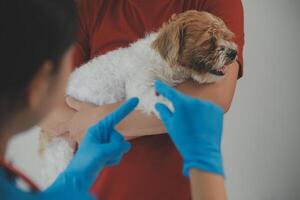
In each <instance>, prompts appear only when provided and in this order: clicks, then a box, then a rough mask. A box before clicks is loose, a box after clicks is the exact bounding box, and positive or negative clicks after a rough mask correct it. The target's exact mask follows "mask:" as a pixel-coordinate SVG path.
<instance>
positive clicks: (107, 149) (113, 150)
mask: <svg viewBox="0 0 300 200" xmlns="http://www.w3.org/2000/svg"><path fill="white" fill-rule="evenodd" d="M130 148H131V145H130V143H129V142H127V141H123V142H118V141H112V142H110V143H106V144H103V145H101V149H102V150H101V151H102V154H103V156H104V157H105V158H106V159H107V160H111V159H115V158H116V157H118V156H119V155H121V154H125V153H127V152H128V151H129V150H130Z"/></svg>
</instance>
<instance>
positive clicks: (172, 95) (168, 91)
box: [155, 81, 180, 109]
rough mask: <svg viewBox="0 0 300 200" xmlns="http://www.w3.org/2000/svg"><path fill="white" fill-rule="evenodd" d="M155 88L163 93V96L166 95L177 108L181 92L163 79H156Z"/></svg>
mask: <svg viewBox="0 0 300 200" xmlns="http://www.w3.org/2000/svg"><path fill="white" fill-rule="evenodd" d="M155 90H156V91H157V92H158V93H159V94H161V95H162V96H164V97H166V98H167V99H168V100H170V101H171V102H172V103H173V105H174V107H175V109H176V107H177V106H178V102H179V101H177V99H178V98H179V94H180V93H179V92H178V91H176V90H175V89H174V88H172V87H170V86H169V85H167V84H165V83H164V82H162V81H155Z"/></svg>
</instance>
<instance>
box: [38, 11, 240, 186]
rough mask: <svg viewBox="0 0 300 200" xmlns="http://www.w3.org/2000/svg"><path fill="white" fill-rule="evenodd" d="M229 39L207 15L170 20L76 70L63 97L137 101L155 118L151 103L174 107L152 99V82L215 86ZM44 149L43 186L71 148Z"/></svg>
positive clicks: (59, 142) (54, 142)
mask: <svg viewBox="0 0 300 200" xmlns="http://www.w3.org/2000/svg"><path fill="white" fill-rule="evenodd" d="M232 38H233V33H232V32H231V31H230V30H229V29H228V28H227V27H226V25H225V23H224V22H223V21H222V20H221V19H220V18H218V17H216V16H214V15H212V14H209V13H207V12H199V11H193V10H191V11H187V12H184V13H181V14H178V15H173V16H172V17H171V19H170V20H169V22H168V23H165V24H164V25H163V26H162V28H160V29H159V31H158V32H157V33H151V34H149V35H147V36H146V37H145V38H143V39H140V40H138V41H136V42H135V43H133V44H131V45H130V46H129V47H128V48H120V49H117V50H114V51H111V52H109V53H107V54H105V55H102V56H99V57H96V58H94V59H92V60H91V61H90V62H88V63H87V64H85V65H83V66H82V67H80V68H78V69H77V70H75V71H74V72H73V73H72V75H71V77H70V81H69V84H68V88H67V95H69V96H72V97H74V98H75V99H78V100H80V101H85V102H90V103H94V104H96V105H103V104H110V103H114V102H117V101H121V100H124V99H126V98H130V97H139V98H140V104H139V106H138V109H141V110H142V111H144V112H145V113H148V114H150V113H155V114H156V115H157V113H156V112H155V109H154V105H155V103H157V102H163V103H166V104H167V105H168V106H169V107H170V108H172V105H171V104H170V103H169V102H168V101H167V100H166V99H164V98H163V97H161V96H156V95H155V90H154V88H153V83H154V80H157V79H159V80H162V81H164V82H166V83H168V84H170V85H172V86H175V85H177V84H179V83H182V82H184V81H185V80H187V79H190V78H191V79H193V80H195V81H197V82H198V83H199V84H203V83H211V82H215V81H218V80H219V79H221V78H222V77H223V76H224V75H225V73H226V70H227V69H226V66H228V65H229V64H231V63H232V62H233V61H234V60H235V58H236V56H237V47H236V45H235V44H234V43H233V42H232ZM43 134H46V135H47V133H43ZM43 134H42V137H45V138H47V137H46V136H43ZM42 145H43V146H44V153H43V158H44V160H45V163H46V164H45V166H44V169H43V172H44V173H43V178H44V179H45V181H44V183H45V185H44V186H47V185H49V184H50V183H51V182H52V181H53V180H54V179H55V178H56V176H57V175H58V173H59V172H61V171H62V170H63V168H64V167H65V166H66V165H67V164H68V162H69V160H70V159H71V158H72V155H73V149H71V148H70V147H69V145H68V143H67V142H66V141H64V139H62V138H55V139H51V140H49V141H48V142H46V144H45V143H44V144H42Z"/></svg>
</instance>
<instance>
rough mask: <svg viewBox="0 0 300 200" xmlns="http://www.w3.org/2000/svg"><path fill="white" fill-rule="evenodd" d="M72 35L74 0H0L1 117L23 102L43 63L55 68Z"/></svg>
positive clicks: (70, 42)
mask: <svg viewBox="0 0 300 200" xmlns="http://www.w3.org/2000/svg"><path fill="white" fill-rule="evenodd" d="M75 35H76V6H75V2H74V0H0V67H1V68H0V69H1V71H0V115H1V116H2V117H6V116H4V114H5V113H6V114H8V113H7V112H11V111H12V109H14V108H18V106H20V103H21V102H22V101H24V95H25V93H26V90H27V88H28V85H29V83H30V81H31V80H32V78H33V77H34V75H35V74H36V73H37V72H38V70H39V68H40V67H41V66H42V65H43V63H45V62H46V61H47V60H49V61H51V62H52V63H53V64H54V69H53V71H54V72H55V71H57V68H58V66H59V64H60V61H61V58H62V56H63V54H64V53H65V52H66V50H67V49H69V47H70V46H71V45H72V43H73V41H74V39H75ZM0 120H1V119H0ZM0 123H1V121H0Z"/></svg>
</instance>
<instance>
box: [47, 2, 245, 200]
mask: <svg viewBox="0 0 300 200" xmlns="http://www.w3.org/2000/svg"><path fill="white" fill-rule="evenodd" d="M77 6H78V12H79V16H78V22H79V31H78V37H77V42H76V45H75V49H76V50H75V56H74V67H79V66H80V65H81V64H83V63H85V62H87V61H89V60H90V59H92V58H94V57H96V56H99V55H102V54H105V53H107V52H109V51H111V50H114V49H117V48H119V47H126V46H128V45H129V44H130V43H132V42H134V41H136V40H137V39H139V38H143V37H144V36H145V34H147V33H149V32H153V31H156V30H157V29H158V28H159V27H161V26H162V24H163V23H164V22H166V21H168V19H169V18H170V16H171V15H172V14H174V13H181V12H184V11H187V10H199V11H207V12H210V13H212V14H214V15H216V16H218V17H220V18H221V19H223V20H224V21H225V23H226V24H227V26H228V27H229V29H230V30H231V31H232V32H234V33H235V37H234V41H235V42H236V43H237V45H238V59H237V61H236V62H234V63H233V64H231V66H230V67H229V70H228V73H227V74H226V76H225V77H224V78H223V79H222V80H221V81H220V82H218V83H214V84H207V85H197V84H196V83H195V82H193V81H187V82H185V83H183V84H181V85H179V86H178V87H177V89H178V90H180V91H182V92H184V93H186V94H188V95H191V96H194V97H197V98H203V99H207V100H210V101H212V102H214V103H216V104H218V105H220V106H221V107H222V108H223V109H224V110H225V111H228V110H229V107H230V104H231V101H232V98H233V95H234V91H235V86H236V81H237V79H238V78H240V77H241V76H242V74H243V46H244V24H243V7H242V3H241V0H226V1H224V0H210V1H207V0H165V1H161V0H152V1H141V0H115V1H104V0H77ZM66 102H67V105H66V104H64V105H61V107H59V108H57V110H56V111H55V112H53V113H52V115H50V116H49V118H48V119H47V120H46V121H45V122H44V123H43V124H42V127H43V129H44V130H46V131H48V132H55V133H59V134H63V133H71V134H72V135H73V136H74V135H75V136H80V135H82V134H83V133H84V132H85V130H86V128H87V127H89V126H90V125H91V124H93V123H95V122H96V121H98V120H99V119H101V118H103V116H105V115H106V114H107V113H110V112H111V111H112V110H113V109H115V108H116V107H117V106H119V105H120V104H121V102H118V103H115V104H110V105H103V106H98V107H96V106H94V105H90V104H86V103H82V102H77V101H75V100H74V99H70V98H67V101H66ZM57 127H58V128H57ZM118 130H120V131H121V132H122V133H123V134H124V135H125V136H126V137H127V138H129V139H130V138H135V139H132V140H131V143H132V150H131V151H130V152H129V153H128V154H127V155H126V156H125V157H124V159H123V160H122V162H121V163H120V165H119V166H116V167H113V168H108V169H106V170H104V171H103V172H102V173H101V175H100V176H99V178H98V180H97V181H96V183H95V184H94V187H93V188H92V192H93V193H94V194H96V195H97V196H98V197H99V198H100V197H101V199H104V200H105V199H110V200H119V199H122V200H126V199H128V200H134V199H138V200H140V199H146V200H147V199H151V200H152V199H164V200H168V199H170V200H187V199H191V194H190V187H189V181H188V179H187V178H185V177H184V176H183V175H182V173H181V168H182V160H181V158H180V156H179V154H178V152H177V150H176V148H175V146H174V145H173V144H172V142H171V140H170V138H169V137H168V136H167V134H163V133H165V132H166V130H165V129H164V127H163V125H162V124H161V122H160V121H159V120H158V119H157V118H156V117H154V116H147V115H144V114H142V113H141V112H139V111H134V113H133V114H132V115H131V116H129V117H128V118H127V119H125V120H124V121H123V122H122V123H121V124H120V125H119V126H118Z"/></svg>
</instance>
